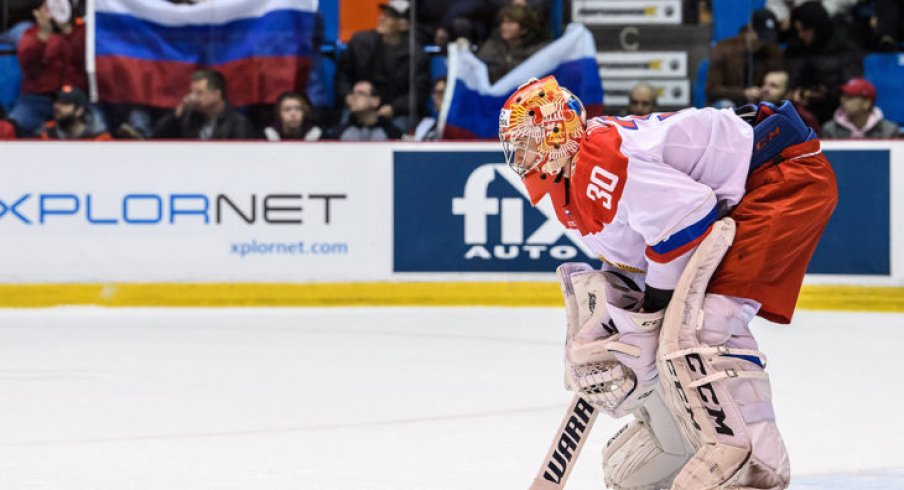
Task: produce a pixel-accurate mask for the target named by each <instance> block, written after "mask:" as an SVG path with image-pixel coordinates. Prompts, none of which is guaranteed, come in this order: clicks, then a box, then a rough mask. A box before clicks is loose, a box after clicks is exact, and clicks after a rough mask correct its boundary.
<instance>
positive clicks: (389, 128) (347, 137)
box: [339, 80, 402, 141]
mask: <svg viewBox="0 0 904 490" xmlns="http://www.w3.org/2000/svg"><path fill="white" fill-rule="evenodd" d="M380 102H381V101H380V94H379V92H378V91H377V89H376V87H374V84H373V83H371V82H370V81H368V80H360V81H358V82H357V83H355V85H354V88H353V89H352V92H351V93H350V94H348V95H346V96H345V103H346V104H347V105H348V109H349V111H350V113H351V114H350V116H349V118H348V121H347V122H346V123H345V124H344V125H342V127H341V128H340V129H339V139H340V140H342V141H386V140H397V139H401V138H402V131H401V130H400V129H399V128H397V127H396V126H395V125H394V124H392V122H391V121H390V120H389V119H387V118H386V116H384V115H383V114H381V113H380V107H381V103H380Z"/></svg>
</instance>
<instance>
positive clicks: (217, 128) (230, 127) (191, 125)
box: [153, 105, 260, 140]
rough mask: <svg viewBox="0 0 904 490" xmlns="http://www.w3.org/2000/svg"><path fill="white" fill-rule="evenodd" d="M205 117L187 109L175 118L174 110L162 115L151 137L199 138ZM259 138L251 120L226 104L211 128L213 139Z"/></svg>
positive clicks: (205, 120)
mask: <svg viewBox="0 0 904 490" xmlns="http://www.w3.org/2000/svg"><path fill="white" fill-rule="evenodd" d="M205 122H207V118H206V117H205V116H204V115H203V114H201V113H200V112H194V111H189V112H185V113H183V114H182V117H179V118H177V117H176V113H175V112H171V113H169V114H167V115H166V116H163V118H161V119H160V120H159V121H157V124H156V125H155V126H154V132H153V137H154V138H161V139H200V138H201V129H202V128H203V127H204V123H205ZM257 138H260V134H258V132H257V131H256V130H255V129H254V126H253V125H252V124H251V121H249V120H248V118H246V117H245V116H244V115H242V113H241V112H239V111H237V110H235V109H234V108H233V107H232V106H229V105H226V107H224V108H223V112H221V113H220V115H219V116H217V120H216V123H215V124H214V128H213V135H212V136H211V137H210V139H214V140H247V139H257Z"/></svg>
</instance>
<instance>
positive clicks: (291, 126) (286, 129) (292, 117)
mask: <svg viewBox="0 0 904 490" xmlns="http://www.w3.org/2000/svg"><path fill="white" fill-rule="evenodd" d="M273 112H274V113H275V116H276V123H275V124H273V125H272V126H270V127H268V128H267V129H265V130H264V136H266V138H267V140H269V141H282V140H303V141H317V140H319V139H320V137H321V136H323V130H321V129H320V127H319V126H317V125H315V124H314V122H313V121H312V120H311V114H312V109H311V104H309V103H308V101H307V99H305V97H304V96H303V95H301V94H297V93H294V92H286V93H284V94H282V95H280V96H279V98H278V99H276V105H275V106H274V107H273Z"/></svg>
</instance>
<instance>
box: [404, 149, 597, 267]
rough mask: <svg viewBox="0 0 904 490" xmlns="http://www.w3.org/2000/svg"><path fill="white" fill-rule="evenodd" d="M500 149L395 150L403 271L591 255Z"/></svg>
mask: <svg viewBox="0 0 904 490" xmlns="http://www.w3.org/2000/svg"><path fill="white" fill-rule="evenodd" d="M500 157H501V155H500V154H499V153H495V152H464V151H462V152H442V153H437V152H430V153H427V152H396V153H395V158H394V164H395V169H394V175H395V178H394V180H395V186H394V188H395V191H394V203H395V211H394V228H395V233H394V239H395V240H394V242H395V243H394V247H393V250H394V254H393V256H394V270H395V271H396V272H478V271H486V272H502V271H511V272H550V271H553V270H554V269H555V267H556V266H558V265H559V264H560V263H562V262H568V261H575V260H577V261H584V260H587V259H588V258H592V257H593V255H592V254H591V253H590V251H589V249H587V248H586V246H585V245H584V244H583V243H582V242H581V241H580V240H579V239H577V238H576V237H574V236H572V235H571V234H569V233H567V232H566V231H565V229H564V227H563V226H562V225H561V224H560V223H559V222H558V220H557V219H556V216H555V212H554V211H553V209H552V207H551V206H550V205H549V204H548V203H547V202H546V201H544V202H543V203H541V206H539V207H538V208H533V207H531V205H530V202H529V200H528V199H527V196H526V194H525V193H524V191H523V189H522V186H521V182H520V179H519V178H518V176H517V175H515V173H514V172H512V171H511V170H510V169H509V168H508V167H507V166H506V165H505V164H502V163H496V162H499V161H500V160H501V158H500Z"/></svg>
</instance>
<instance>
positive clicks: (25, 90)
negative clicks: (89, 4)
mask: <svg viewBox="0 0 904 490" xmlns="http://www.w3.org/2000/svg"><path fill="white" fill-rule="evenodd" d="M32 14H33V15H34V17H35V25H34V26H32V27H31V28H30V29H28V30H27V31H25V34H24V35H23V36H22V40H21V41H20V42H19V48H18V57H19V65H20V66H21V67H22V93H21V95H20V96H19V99H18V100H17V101H16V104H15V106H14V107H13V109H12V111H11V112H10V115H9V117H10V119H12V120H13V121H15V122H16V124H17V125H18V126H19V127H20V128H21V130H22V132H23V133H24V134H27V135H31V134H35V133H36V132H37V131H38V130H39V129H40V128H41V126H42V125H43V124H44V121H47V120H49V119H52V118H53V101H54V94H55V93H56V92H57V91H58V90H60V88H61V87H63V86H64V85H72V86H76V87H79V88H81V89H83V90H84V89H85V88H86V87H87V85H88V79H87V75H86V74H85V23H84V22H83V21H82V19H80V18H76V19H73V20H70V21H67V22H62V23H61V22H58V21H56V20H54V19H53V18H52V16H51V13H50V7H49V6H48V5H47V1H46V0H45V1H41V2H40V4H38V5H37V7H36V8H35V9H34V10H33V11H32Z"/></svg>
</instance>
